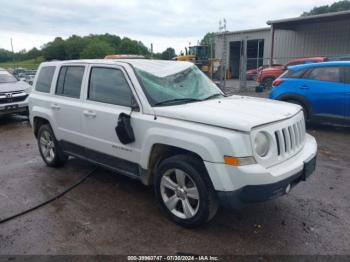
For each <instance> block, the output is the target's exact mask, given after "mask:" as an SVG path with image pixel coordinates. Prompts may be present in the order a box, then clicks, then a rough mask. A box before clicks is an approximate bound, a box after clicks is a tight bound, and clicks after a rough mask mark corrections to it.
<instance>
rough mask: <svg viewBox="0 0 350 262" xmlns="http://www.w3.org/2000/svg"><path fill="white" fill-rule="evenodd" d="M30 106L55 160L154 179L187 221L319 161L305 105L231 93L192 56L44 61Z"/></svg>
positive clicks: (163, 200) (270, 192)
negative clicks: (79, 161)
mask: <svg viewBox="0 0 350 262" xmlns="http://www.w3.org/2000/svg"><path fill="white" fill-rule="evenodd" d="M29 110H30V121H31V124H32V127H33V129H34V134H35V136H36V137H37V139H38V146H39V151H40V153H41V156H42V158H43V160H44V161H45V162H46V164H47V165H48V166H53V167H56V166H60V165H63V164H64V163H65V162H66V161H67V159H68V156H74V157H78V158H82V159H86V160H88V161H91V162H93V163H96V164H98V165H101V166H103V167H106V168H109V169H111V170H114V171H116V172H117V173H120V174H123V175H126V176H129V177H132V178H136V179H139V180H140V181H141V182H142V183H144V184H145V185H153V186H154V190H155V195H156V198H157V200H158V201H159V203H160V206H161V208H162V209H163V210H164V211H165V213H166V214H167V215H168V216H169V217H170V218H171V219H172V220H173V221H174V222H176V223H178V224H180V225H182V226H186V227H193V226H198V225H200V224H202V223H204V222H206V221H209V220H210V219H211V218H212V217H213V216H214V215H215V213H216V211H217V208H218V206H219V204H221V205H222V206H224V207H227V208H239V207H241V206H243V205H245V204H248V203H252V202H258V201H264V200H268V199H273V198H275V197H277V196H280V195H283V194H285V193H288V192H289V191H290V189H291V188H292V187H293V186H295V185H296V184H298V183H299V182H300V181H303V180H305V179H306V178H307V177H308V176H309V175H310V174H311V173H312V172H313V171H314V169H315V161H316V152H317V144H316V141H315V139H314V138H313V137H312V136H310V135H308V134H306V132H305V123H304V117H303V112H302V110H301V107H300V106H297V105H293V104H288V103H285V102H279V101H272V100H267V99H259V98H252V97H244V96H235V95H234V96H230V97H227V96H225V95H224V94H223V93H222V92H221V90H220V89H219V88H218V87H217V86H216V85H215V84H214V83H213V82H212V81H211V80H210V79H209V78H207V77H206V76H205V75H204V74H203V73H202V72H201V71H200V70H199V69H198V68H197V67H196V66H195V65H193V64H192V63H188V62H176V61H156V60H145V59H138V60H136V59H135V60H127V59H124V60H123V59H120V60H77V61H55V62H46V63H42V64H41V65H40V68H39V71H38V74H37V75H36V77H35V80H34V90H33V91H32V94H31V95H30V97H29Z"/></svg>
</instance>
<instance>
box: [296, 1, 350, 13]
mask: <svg viewBox="0 0 350 262" xmlns="http://www.w3.org/2000/svg"><path fill="white" fill-rule="evenodd" d="M347 10H350V1H348V0H343V1H338V2H335V3H333V4H331V5H322V6H317V7H314V8H312V9H311V10H310V11H309V12H304V13H302V15H301V16H310V15H319V14H326V13H333V12H340V11H347Z"/></svg>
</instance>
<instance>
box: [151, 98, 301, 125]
mask: <svg viewBox="0 0 350 262" xmlns="http://www.w3.org/2000/svg"><path fill="white" fill-rule="evenodd" d="M300 110H301V107H300V106H298V105H294V104H290V103H286V102H280V101H275V100H269V99H264V98H255V97H247V96H236V95H234V96H230V97H225V98H220V99H212V100H207V101H202V102H194V103H187V104H182V105H174V106H164V107H154V111H155V114H156V115H157V116H162V117H169V118H174V119H179V120H185V121H191V122H197V123H202V124H207V125H212V126H218V127H223V128H229V129H234V130H239V131H245V132H249V131H250V130H251V129H252V128H253V127H256V126H259V125H263V124H267V123H271V122H276V121H280V120H283V119H286V118H289V117H291V116H293V115H295V114H297V113H298V112H299V111H300Z"/></svg>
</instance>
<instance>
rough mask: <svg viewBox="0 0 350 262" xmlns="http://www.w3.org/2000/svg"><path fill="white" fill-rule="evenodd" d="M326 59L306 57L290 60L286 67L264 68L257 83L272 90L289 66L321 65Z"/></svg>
mask: <svg viewBox="0 0 350 262" xmlns="http://www.w3.org/2000/svg"><path fill="white" fill-rule="evenodd" d="M326 60H327V58H326V57H306V58H297V59H293V60H290V61H289V62H288V63H287V64H286V65H285V66H283V65H281V66H273V67H267V68H264V69H263V70H262V71H260V72H259V74H258V77H257V81H258V83H259V84H260V85H261V86H262V87H263V88H264V89H270V88H271V86H272V82H273V81H274V80H275V79H276V78H277V77H279V76H280V75H281V74H283V73H284V72H285V71H286V70H287V68H288V67H289V66H293V65H300V64H308V63H319V62H324V61H326Z"/></svg>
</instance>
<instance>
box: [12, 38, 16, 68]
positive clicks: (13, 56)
mask: <svg viewBox="0 0 350 262" xmlns="http://www.w3.org/2000/svg"><path fill="white" fill-rule="evenodd" d="M11 49H12V61H13V69H16V65H15V52H14V51H13V44H12V37H11Z"/></svg>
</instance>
